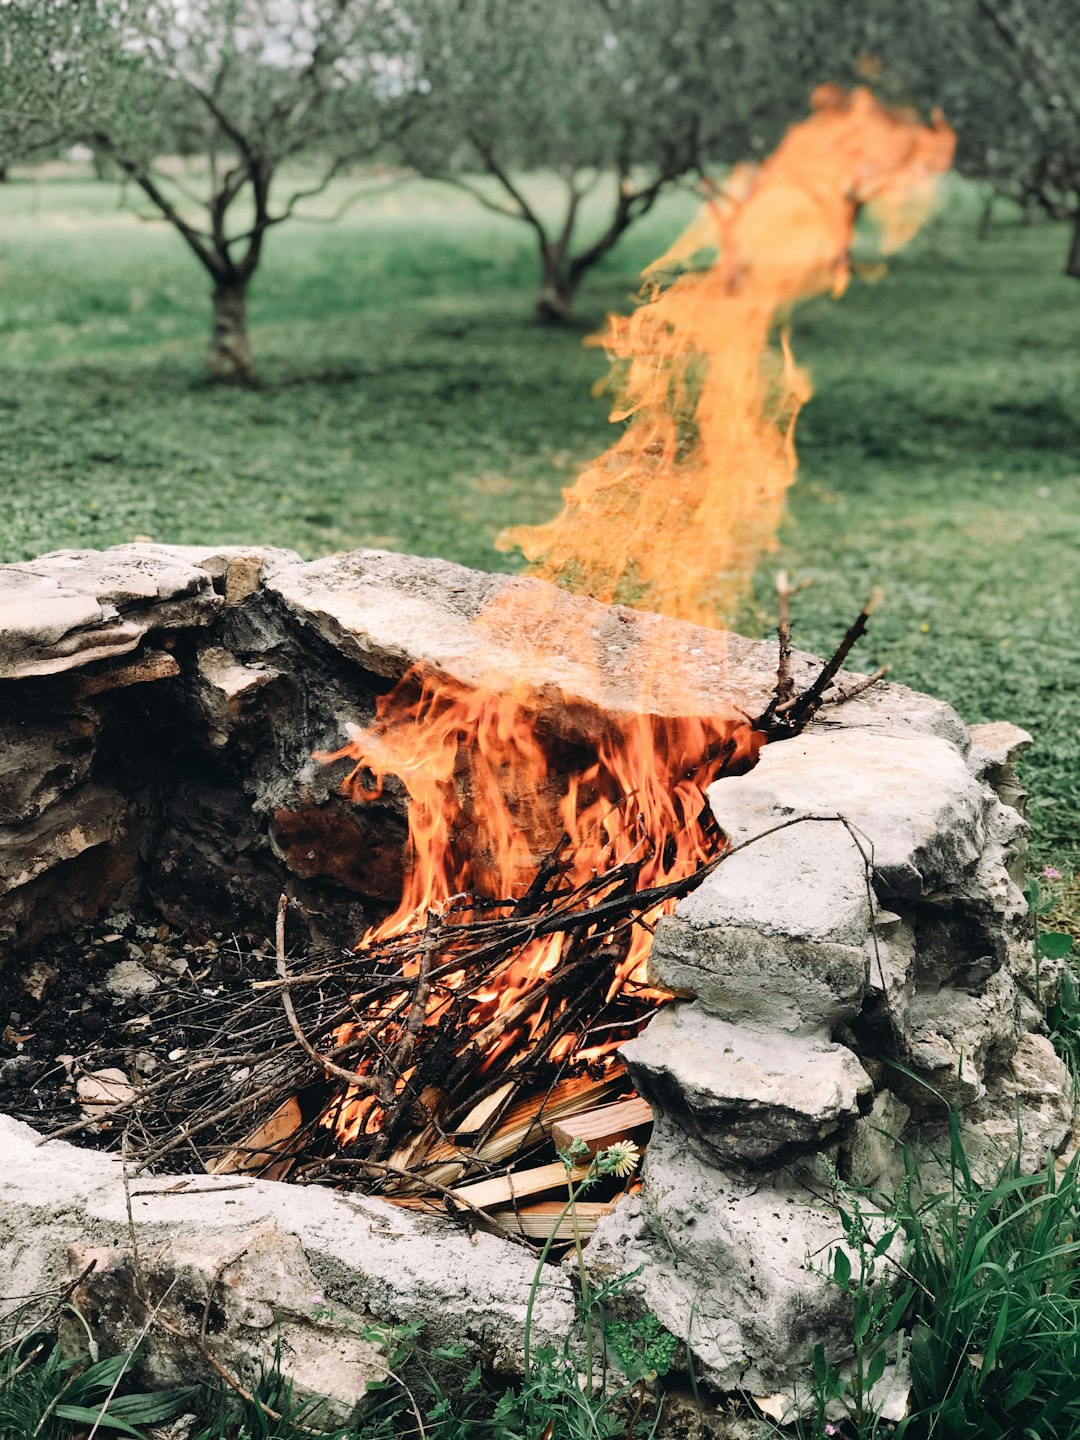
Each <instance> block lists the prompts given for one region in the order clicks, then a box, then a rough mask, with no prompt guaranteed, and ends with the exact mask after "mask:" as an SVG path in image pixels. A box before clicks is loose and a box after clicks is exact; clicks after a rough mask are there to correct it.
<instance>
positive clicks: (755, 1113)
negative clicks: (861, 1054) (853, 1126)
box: [620, 1004, 872, 1165]
mask: <svg viewBox="0 0 1080 1440" xmlns="http://www.w3.org/2000/svg"><path fill="white" fill-rule="evenodd" d="M620 1053H621V1054H622V1056H623V1057H624V1059H625V1060H626V1063H627V1065H628V1066H629V1067H630V1073H631V1075H632V1076H633V1078H634V1083H635V1084H636V1085H637V1086H638V1087H639V1089H640V1090H641V1091H642V1093H643V1094H644V1096H645V1098H646V1099H647V1100H648V1101H649V1102H650V1103H651V1104H652V1105H654V1106H655V1107H656V1108H657V1109H658V1110H660V1111H661V1112H663V1113H665V1114H667V1115H669V1116H674V1115H677V1116H678V1120H679V1123H680V1124H681V1125H682V1126H683V1127H684V1128H685V1129H686V1130H687V1131H688V1133H689V1134H690V1135H692V1136H693V1137H694V1138H696V1140H697V1141H698V1143H699V1145H700V1147H701V1149H702V1151H703V1153H704V1154H705V1155H706V1156H707V1157H708V1158H711V1159H713V1160H718V1161H720V1162H721V1163H723V1164H738V1163H743V1164H747V1163H748V1164H751V1165H761V1164H765V1163H767V1162H769V1161H773V1162H777V1163H778V1161H779V1159H780V1158H782V1157H783V1156H785V1155H787V1154H790V1153H792V1152H793V1151H797V1150H800V1149H812V1148H818V1147H820V1145H821V1143H822V1142H823V1141H824V1140H825V1139H826V1138H827V1137H828V1136H830V1135H833V1134H835V1133H836V1132H837V1131H838V1130H839V1129H841V1127H843V1126H844V1125H845V1124H847V1123H848V1122H849V1121H852V1120H854V1119H855V1118H856V1117H857V1116H858V1115H859V1113H860V1111H861V1109H862V1108H863V1105H864V1103H865V1105H867V1106H868V1105H869V1104H870V1095H871V1091H872V1086H871V1082H870V1077H869V1076H868V1075H867V1074H866V1071H865V1070H864V1069H863V1068H862V1066H861V1065H860V1064H859V1061H858V1058H857V1057H856V1056H855V1055H854V1054H853V1053H852V1051H850V1050H847V1049H845V1047H844V1046H842V1045H833V1044H831V1043H830V1042H829V1041H827V1040H822V1039H817V1038H807V1037H801V1036H793V1035H767V1034H762V1033H761V1032H760V1031H755V1030H749V1029H746V1028H745V1027H743V1026H738V1025H729V1024H727V1023H726V1022H725V1021H723V1020H719V1019H717V1018H716V1016H714V1015H709V1014H708V1013H707V1012H706V1011H705V1010H704V1009H703V1008H702V1007H701V1006H700V1005H696V1004H695V1005H683V1004H674V1005H669V1006H667V1007H666V1008H665V1009H663V1010H661V1011H660V1013H659V1014H658V1015H656V1016H654V1018H653V1019H652V1020H650V1022H649V1024H648V1025H647V1026H646V1028H645V1030H644V1031H643V1032H642V1033H641V1034H640V1035H639V1036H637V1038H636V1039H634V1040H628V1041H627V1042H626V1043H625V1044H624V1045H623V1046H622V1047H621V1049H620Z"/></svg>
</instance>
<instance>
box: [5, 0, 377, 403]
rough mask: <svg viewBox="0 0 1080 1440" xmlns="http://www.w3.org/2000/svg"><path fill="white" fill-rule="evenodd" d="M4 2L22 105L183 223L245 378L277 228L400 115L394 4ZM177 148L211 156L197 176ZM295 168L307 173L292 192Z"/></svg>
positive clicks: (363, 0) (223, 369) (217, 327)
mask: <svg viewBox="0 0 1080 1440" xmlns="http://www.w3.org/2000/svg"><path fill="white" fill-rule="evenodd" d="M54 6H55V11H56V12H57V13H62V14H63V16H64V18H63V20H62V21H61V20H55V21H54V20H53V19H52V15H53V10H54ZM5 8H6V12H7V16H10V17H11V20H12V22H13V23H12V25H11V26H10V29H11V31H12V34H13V37H14V38H13V41H12V44H13V48H14V49H15V50H16V51H17V52H18V53H19V54H20V55H23V56H26V57H27V58H28V60H29V62H30V64H31V67H32V68H31V69H30V70H28V71H27V72H26V73H25V75H24V77H23V81H22V92H23V93H22V94H21V95H20V98H19V101H18V105H17V108H18V110H19V111H20V113H21V116H22V123H23V125H24V127H25V126H26V125H27V124H28V123H30V122H31V121H32V122H33V123H34V124H35V125H37V126H38V127H39V128H42V127H44V126H45V125H48V124H52V125H53V126H54V128H56V129H57V130H59V131H60V132H61V133H63V134H64V136H65V138H67V139H68V140H70V141H82V142H85V143H86V144H88V145H90V146H91V147H92V148H93V149H94V150H95V151H96V152H97V153H98V154H99V155H102V156H105V157H107V158H108V160H110V161H111V162H112V163H113V165H114V166H115V167H116V168H117V169H118V170H119V171H120V172H121V173H122V174H123V175H124V176H126V177H127V178H128V179H129V180H130V181H131V182H133V183H134V184H135V185H136V186H137V187H138V189H139V191H141V193H142V195H143V196H144V197H145V200H146V201H148V202H149V203H150V205H151V206H152V207H153V211H154V212H156V213H157V214H158V215H159V216H161V217H163V218H164V219H165V220H167V221H168V222H169V224H171V225H172V226H173V227H174V228H175V230H176V231H177V233H178V234H179V235H180V236H181V238H182V239H183V241H184V243H185V244H186V245H187V247H188V249H189V250H190V252H191V254H192V255H193V256H194V257H195V259H196V260H197V261H198V262H199V264H200V265H201V266H202V268H203V270H204V271H205V273H206V275H207V277H208V279H209V281H210V289H211V295H212V304H213V325H212V330H211V339H210V349H209V364H210V370H211V373H212V374H213V375H214V376H215V377H216V378H219V379H224V380H246V379H248V378H250V376H251V374H252V358H251V348H250V344H249V340H248V333H247V319H246V313H247V312H246V302H247V294H248V288H249V286H250V284H251V280H252V278H253V276H254V275H255V273H256V271H257V269H258V267H259V264H260V262H261V260H262V258H263V254H264V249H265V243H266V238H267V235H268V233H269V232H270V231H271V230H272V229H273V228H274V227H275V226H277V225H280V224H282V223H283V222H284V221H286V220H288V219H290V217H292V216H294V215H296V214H297V213H298V210H299V207H301V206H302V204H303V202H304V201H305V200H308V199H311V198H313V197H314V196H315V195H317V194H319V193H321V192H322V191H324V190H325V189H326V187H327V186H328V185H329V184H330V182H331V181H332V180H333V179H334V177H335V176H337V175H338V174H340V173H341V172H342V171H343V170H344V169H345V168H346V167H347V166H348V165H349V164H350V163H351V162H353V161H355V160H357V159H358V158H360V157H362V156H366V155H371V154H372V153H373V152H375V151H376V150H377V149H378V148H379V147H380V146H381V145H382V144H383V143H384V142H385V140H386V138H387V133H388V129H389V127H390V126H391V124H392V123H393V119H394V117H395V116H396V115H397V113H398V106H397V102H396V90H397V88H399V81H398V76H399V74H400V70H401V63H400V58H399V57H398V55H397V50H396V47H397V45H398V42H399V40H400V33H401V32H400V21H399V18H398V11H397V9H396V6H395V4H394V3H393V0H12V3H10V4H9V5H8V6H7V7H5ZM46 19H48V21H49V23H45V20H46ZM181 150H182V151H183V152H184V153H186V154H188V155H190V154H193V153H196V154H198V155H199V156H200V157H201V161H202V164H201V167H200V173H199V174H198V175H197V177H196V178H195V179H192V177H191V174H190V170H189V169H187V168H186V169H185V171H184V173H181V171H180V168H179V167H177V166H176V165H170V164H168V163H163V160H162V157H163V156H164V157H168V156H169V155H170V154H176V153H177V152H178V151H181ZM286 167H287V168H286ZM290 171H291V172H292V173H297V172H302V173H303V179H302V180H300V181H298V182H297V183H296V184H295V185H293V186H292V187H289V186H287V185H286V183H285V175H286V173H288V172H290Z"/></svg>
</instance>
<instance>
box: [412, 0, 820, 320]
mask: <svg viewBox="0 0 1080 1440" xmlns="http://www.w3.org/2000/svg"><path fill="white" fill-rule="evenodd" d="M404 3H405V4H406V5H407V7H408V13H409V15H410V17H411V20H412V23H413V28H414V36H415V52H414V56H413V62H412V63H413V67H414V74H413V81H414V86H415V89H414V94H413V100H412V103H411V106H410V125H409V129H408V131H407V134H406V137H405V142H404V152H405V155H406V158H407V159H408V161H409V162H410V163H411V164H412V165H413V166H414V167H415V168H416V169H417V170H419V171H420V172H421V173H422V174H424V175H428V176H431V177H433V178H436V179H440V180H445V181H448V182H450V183H452V184H456V185H458V186H461V187H462V188H464V189H467V190H469V191H470V192H471V193H472V194H473V195H474V196H475V197H476V198H477V200H478V201H479V202H480V203H481V204H483V205H485V206H487V207H488V208H489V209H491V210H494V211H495V212H496V213H497V214H502V215H506V216H508V217H510V218H513V219H515V220H519V221H521V222H522V223H524V224H525V225H528V226H529V227H530V228H531V229H532V231H533V233H534V235H535V238H536V244H537V251H538V259H539V272H540V283H539V289H538V294H537V301H536V312H537V316H538V318H539V319H541V320H543V321H559V320H563V319H565V318H566V317H567V315H568V314H569V313H570V310H571V307H572V305H573V302H574V297H575V295H576V293H577V291H578V288H579V287H580V285H581V282H582V280H583V279H584V277H585V276H586V275H587V274H588V272H589V270H590V269H591V268H592V267H593V266H594V265H596V264H597V263H598V261H600V260H602V259H603V257H604V256H605V255H606V254H607V253H608V252H609V251H610V250H611V249H612V247H613V246H614V245H615V244H616V243H617V242H618V240H619V238H620V237H621V236H622V235H623V234H624V233H625V231H626V230H627V229H628V227H629V226H630V225H632V224H633V222H634V221H635V220H636V219H638V218H639V217H640V216H642V215H645V214H647V213H648V211H649V210H650V209H651V208H652V206H653V205H654V203H655V201H656V199H657V196H658V195H659V194H660V193H661V191H662V190H663V189H664V187H665V186H667V185H670V184H672V183H673V182H674V181H677V180H679V179H682V178H683V177H686V176H693V175H695V174H702V173H704V171H705V170H706V168H707V167H708V166H709V165H711V164H713V163H715V162H716V161H717V159H718V158H725V159H736V158H738V157H739V156H741V155H744V154H748V153H757V152H760V151H762V150H765V149H767V148H768V146H769V144H770V143H771V142H772V141H774V140H775V138H776V136H777V134H778V133H779V131H780V129H782V127H783V124H784V123H785V122H786V121H788V120H790V119H792V118H793V117H794V115H795V114H797V113H798V112H799V110H800V109H801V108H802V104H803V101H804V99H805V96H803V95H798V94H797V93H795V92H794V91H793V89H792V87H791V85H790V83H789V82H787V81H786V79H785V77H784V76H783V75H782V73H781V72H780V70H779V68H778V64H777V60H778V56H777V54H776V51H775V43H774V37H773V36H771V35H770V33H769V28H768V26H766V25H763V24H761V23H759V21H758V11H759V6H758V4H757V3H756V0H584V3H583V0H544V3H543V4H535V3H527V0H404ZM536 172H546V174H547V176H548V179H549V183H550V175H551V174H554V175H555V176H556V177H557V178H558V182H559V187H560V191H559V193H560V199H559V203H558V209H557V211H554V212H553V210H552V207H551V206H550V203H549V204H547V205H545V204H544V201H543V199H542V198H540V197H539V196H538V193H537V190H538V187H532V188H531V187H530V185H529V183H528V179H527V178H523V177H528V176H529V175H535V174H536ZM478 174H479V175H480V176H482V177H485V180H486V182H487V183H485V180H481V181H478V180H477V178H476V177H477V175H478ZM587 198H589V199H591V200H592V201H593V205H592V209H593V212H594V214H595V213H596V211H597V210H598V209H599V208H600V206H599V204H598V203H597V202H598V201H599V200H601V199H602V202H603V216H604V218H603V220H602V222H601V223H600V224H599V226H597V225H596V224H595V223H593V224H592V225H591V226H586V225H584V224H583V223H582V204H583V201H585V200H586V199H587Z"/></svg>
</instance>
